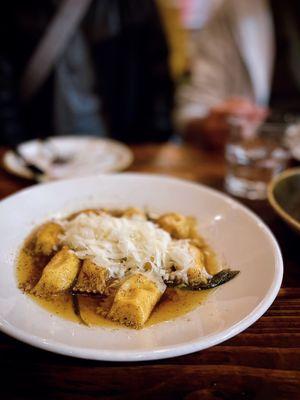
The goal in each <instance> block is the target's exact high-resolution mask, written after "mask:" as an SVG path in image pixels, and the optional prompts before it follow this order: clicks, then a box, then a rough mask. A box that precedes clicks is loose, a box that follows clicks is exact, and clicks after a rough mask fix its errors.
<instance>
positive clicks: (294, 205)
mask: <svg viewBox="0 0 300 400" xmlns="http://www.w3.org/2000/svg"><path fill="white" fill-rule="evenodd" d="M268 200H269V202H270V204H271V206H272V207H273V209H274V210H275V212H276V213H277V214H278V215H279V216H280V217H281V218H282V219H283V220H284V221H285V222H287V223H288V224H289V225H290V226H291V227H292V228H293V229H294V230H296V231H297V232H299V233H300V168H291V169H287V170H286V171H284V172H282V173H281V174H279V175H277V176H276V177H275V178H274V179H273V180H272V182H271V183H270V185H269V188H268Z"/></svg>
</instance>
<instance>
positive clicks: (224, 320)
mask: <svg viewBox="0 0 300 400" xmlns="http://www.w3.org/2000/svg"><path fill="white" fill-rule="evenodd" d="M91 206H107V207H120V208H123V207H128V206H138V207H147V209H149V210H151V211H153V212H158V213H163V212H167V211H177V212H180V213H183V214H186V215H194V216H195V217H197V219H198V221H199V226H200V231H201V233H203V234H204V236H205V237H206V238H207V240H208V242H209V243H210V244H211V245H212V246H213V247H214V249H215V250H216V252H217V253H218V255H219V257H220V259H221V261H225V262H227V263H228V264H229V265H230V266H231V267H232V268H233V269H239V270H240V271H241V273H240V274H239V275H238V276H237V277H235V278H234V279H233V280H232V281H230V282H228V283H227V284H225V285H223V286H220V287H219V288H218V289H217V290H216V291H215V292H214V293H213V294H212V295H211V296H208V299H207V301H206V303H204V304H203V305H201V306H199V307H198V308H197V309H195V310H194V311H192V312H190V313H189V314H187V315H185V316H183V317H180V318H178V319H175V320H171V321H167V322H163V323H161V324H158V325H154V326H152V327H149V328H146V329H143V330H139V331H135V330H131V329H126V328H123V329H109V328H101V327H95V328H88V327H85V326H81V325H79V324H76V323H73V322H69V321H66V320H63V319H60V318H59V317H57V316H55V315H51V314H50V313H49V312H48V311H46V310H44V309H42V308H40V307H39V306H38V305H37V304H36V303H34V302H33V301H32V300H30V298H28V297H27V296H26V295H24V294H23V293H21V291H20V290H18V288H17V285H16V278H15V260H16V255H17V252H18V250H19V248H20V246H21V244H22V242H23V240H24V238H25V237H26V236H27V235H28V234H29V233H30V231H31V230H32V228H33V227H34V226H35V225H37V224H40V223H41V222H43V221H44V220H47V219H48V218H50V217H52V216H59V215H64V214H66V213H71V212H73V211H75V210H79V209H81V208H85V207H91ZM0 221H1V224H0V237H1V241H0V265H1V272H0V328H1V330H2V331H4V332H6V333H7V334H8V335H11V336H13V337H15V338H17V339H19V340H22V341H24V342H26V343H29V344H31V345H33V346H37V347H40V348H43V349H47V350H50V351H53V352H57V353H62V354H66V355H71V356H76V357H82V358H89V359H97V360H110V361H117V360H118V361H137V360H154V359H161V358H167V357H173V356H178V355H182V354H187V353H191V352H194V351H197V350H201V349H205V348H207V347H210V346H213V345H215V344H217V343H220V342H223V341H224V340H227V339H229V338H230V337H232V336H234V335H236V334H238V333H239V332H241V331H243V330H244V329H246V328H247V327H248V326H249V325H251V324H253V322H255V321H256V320H257V319H258V318H259V317H260V316H261V315H262V314H263V313H264V312H265V311H266V310H267V309H268V307H269V306H270V305H271V303H272V302H273V300H274V299H275V297H276V295H277V293H278V290H279V288H280V284H281V280H282V273H283V263H282V257H281V253H280V250H279V247H278V245H277V243H276V241H275V239H274V237H273V235H272V234H271V232H270V231H269V229H268V228H267V227H266V226H265V225H264V224H263V223H262V222H261V220H260V219H259V218H257V217H256V216H255V215H254V214H253V213H251V212H250V211H248V210H247V209H246V208H244V207H243V206H241V205H240V204H239V203H237V202H236V201H233V200H231V199H230V198H228V197H226V196H224V195H223V194H220V193H218V192H216V191H214V190H211V189H208V188H206V187H204V186H201V185H197V184H193V183H189V182H186V181H181V180H177V179H171V178H167V177H161V176H155V175H141V174H120V175H103V176H98V177H90V178H83V179H76V180H69V181H57V182H52V183H47V184H43V185H37V186H35V187H32V188H30V189H26V190H23V191H21V192H19V193H17V194H16V195H14V196H11V197H9V198H7V199H6V200H4V201H2V202H1V203H0Z"/></svg>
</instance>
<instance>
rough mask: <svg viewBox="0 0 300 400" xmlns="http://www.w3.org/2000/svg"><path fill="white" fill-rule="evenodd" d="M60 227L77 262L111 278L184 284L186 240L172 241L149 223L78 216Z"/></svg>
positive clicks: (105, 216) (188, 256)
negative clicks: (138, 277)
mask: <svg viewBox="0 0 300 400" xmlns="http://www.w3.org/2000/svg"><path fill="white" fill-rule="evenodd" d="M60 224H61V225H62V226H63V228H64V234H63V236H62V242H63V243H64V244H66V245H68V246H69V247H70V248H71V249H72V250H73V251H74V252H75V254H76V255H77V256H78V257H79V258H81V259H85V258H90V259H91V260H92V261H93V262H94V263H95V264H96V265H98V266H101V267H104V268H106V269H107V270H108V272H109V276H110V277H112V278H123V277H124V276H125V275H126V274H128V273H137V272H139V273H143V274H146V275H149V276H150V277H151V278H152V279H155V281H156V282H157V281H159V282H160V284H162V283H163V281H165V280H169V279H170V278H171V279H172V280H174V279H176V280H177V281H179V282H185V283H187V282H188V278H187V271H188V269H189V268H190V267H192V266H193V262H194V260H193V257H192V255H191V253H190V250H189V240H174V239H172V238H171V236H170V234H169V233H168V232H166V231H164V230H163V229H161V228H159V227H158V226H157V225H156V224H154V223H153V222H150V221H145V220H142V219H139V218H132V219H130V218H125V217H122V218H116V217H113V216H110V215H108V214H100V215H97V214H94V213H81V214H79V215H78V216H77V217H75V218H74V219H72V220H71V221H67V220H63V221H60Z"/></svg>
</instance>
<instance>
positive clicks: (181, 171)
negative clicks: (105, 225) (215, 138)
mask: <svg viewBox="0 0 300 400" xmlns="http://www.w3.org/2000/svg"><path fill="white" fill-rule="evenodd" d="M133 151H134V154H135V162H134V164H133V165H132V167H131V168H130V170H131V171H138V172H154V173H163V174H168V175H172V176H178V177H181V178H186V179H190V180H193V181H195V182H201V183H205V184H207V185H209V186H212V187H215V188H218V189H222V180H223V176H224V170H225V168H224V161H223V159H222V157H220V156H217V155H215V154H211V153H210V154H209V153H203V152H201V151H200V150H197V149H193V148H189V147H179V146H175V145H143V146H135V147H133ZM2 153H3V151H2ZM0 155H1V152H0ZM27 185H28V183H27V182H25V181H24V180H21V179H18V178H14V177H12V176H10V175H8V174H7V173H5V172H4V171H0V197H1V198H3V197H5V196H7V195H9V194H11V193H14V192H15V191H17V190H19V189H21V188H23V187H25V186H27ZM244 203H246V205H248V206H249V207H250V208H251V209H252V210H254V211H255V212H256V213H257V214H258V215H259V216H260V217H261V218H262V219H263V220H264V221H265V222H266V223H267V224H268V225H269V226H270V228H271V230H272V231H273V233H274V234H275V236H276V238H277V239H278V242H279V244H280V247H281V249H282V252H283V258H284V264H285V274H284V281H283V285H282V289H281V290H280V293H279V295H278V297H277V299H276V300H275V302H274V304H273V305H272V306H271V308H270V309H269V310H268V312H267V313H266V314H265V315H264V316H263V317H262V318H260V320H259V321H257V322H256V323H255V324H254V325H252V326H251V327H250V328H248V329H247V330H246V331H244V332H243V333H241V334H239V335H238V336H236V337H234V338H232V339H230V340H228V341H226V342H224V343H222V344H220V345H218V346H215V347H213V348H211V349H208V350H204V351H201V352H198V353H194V354H190V355H187V356H182V357H177V358H172V359H167V360H162V361H156V362H139V363H131V364H130V363H109V362H97V361H87V360H80V359H76V358H68V357H64V356H61V355H57V354H52V353H47V352H46V351H43V350H39V349H35V348H33V347H30V346H28V345H26V344H23V343H20V342H18V341H16V340H14V339H12V338H10V337H8V336H6V335H4V334H0V352H1V355H0V360H1V367H2V368H1V371H2V374H1V386H0V395H1V398H3V399H34V398H37V399H56V400H59V399H72V400H76V399H85V400H92V399H99V398H104V399H121V398H128V399H143V400H146V399H186V400H194V399H201V400H206V399H208V400H212V399H225V400H227V399H228V400H235V399H243V400H248V399H249V400H250V399H262V400H263V399H280V400H281V399H290V400H291V399H300V241H299V237H298V236H296V235H295V234H294V233H293V232H292V231H290V229H289V228H287V227H286V226H285V225H284V224H283V223H282V222H281V221H280V220H279V219H278V217H277V216H276V215H275V214H274V213H273V211H272V210H271V208H270V207H269V205H268V204H267V202H265V201H260V202H250V201H247V202H244ZM16 212H17V210H16ZM0 223H1V221H0Z"/></svg>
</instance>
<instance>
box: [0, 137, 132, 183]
mask: <svg viewBox="0 0 300 400" xmlns="http://www.w3.org/2000/svg"><path fill="white" fill-rule="evenodd" d="M17 153H19V155H18V154H17ZM17 153H16V152H14V151H12V150H9V151H7V152H6V153H5V154H4V157H3V166H4V168H6V170H7V171H9V172H10V173H13V174H15V175H18V176H21V177H23V178H27V179H36V178H37V177H36V175H35V174H34V173H33V172H32V171H31V169H30V168H29V167H27V166H26V164H28V165H33V166H35V167H37V168H39V169H40V170H42V171H43V174H42V175H41V176H39V177H38V180H40V181H51V180H57V179H67V178H75V177H83V176H91V175H98V174H102V173H109V172H117V171H121V170H123V169H125V168H127V167H128V166H129V165H130V164H131V163H132V161H133V154H132V152H131V150H130V149H129V148H128V147H127V146H126V145H124V144H123V143H120V142H117V141H114V140H111V139H99V138H95V137H90V136H58V137H50V138H48V139H46V140H39V139H37V140H31V141H28V142H24V143H22V144H20V145H19V146H18V148H17Z"/></svg>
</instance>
